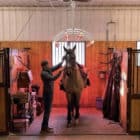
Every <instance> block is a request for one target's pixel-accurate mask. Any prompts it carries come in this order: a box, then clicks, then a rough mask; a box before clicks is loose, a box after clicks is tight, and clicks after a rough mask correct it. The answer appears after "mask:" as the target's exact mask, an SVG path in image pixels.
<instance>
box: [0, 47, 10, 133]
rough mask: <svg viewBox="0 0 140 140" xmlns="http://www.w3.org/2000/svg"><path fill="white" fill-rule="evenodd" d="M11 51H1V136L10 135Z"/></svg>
mask: <svg viewBox="0 0 140 140" xmlns="http://www.w3.org/2000/svg"><path fill="white" fill-rule="evenodd" d="M9 78H10V76H9V51H8V49H0V135H5V134H8V122H9V117H8V116H9V115H8V113H9V110H8V103H9V101H8V99H9V98H8V87H9Z"/></svg>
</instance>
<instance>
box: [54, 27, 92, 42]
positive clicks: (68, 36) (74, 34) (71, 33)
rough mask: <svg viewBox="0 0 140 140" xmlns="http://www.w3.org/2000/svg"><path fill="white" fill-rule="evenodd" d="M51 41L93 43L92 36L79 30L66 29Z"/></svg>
mask: <svg viewBox="0 0 140 140" xmlns="http://www.w3.org/2000/svg"><path fill="white" fill-rule="evenodd" d="M53 41H93V36H92V35H91V34H90V33H89V32H87V31H84V30H82V29H79V28H68V29H65V30H63V31H62V32H60V33H58V34H57V35H56V36H55V37H54V38H53Z"/></svg>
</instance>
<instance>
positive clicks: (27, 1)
mask: <svg viewBox="0 0 140 140" xmlns="http://www.w3.org/2000/svg"><path fill="white" fill-rule="evenodd" d="M83 1H84V0H81V2H79V0H76V1H74V0H0V7H7V6H17V7H27V6H30V7H33V6H40V7H50V6H52V7H53V6H54V7H64V6H69V5H70V4H71V3H72V2H74V3H76V5H77V6H79V7H92V6H140V0H85V1H86V2H83Z"/></svg>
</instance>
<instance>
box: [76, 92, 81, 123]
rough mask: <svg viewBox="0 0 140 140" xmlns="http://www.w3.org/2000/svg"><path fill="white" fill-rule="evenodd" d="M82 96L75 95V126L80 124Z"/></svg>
mask: <svg viewBox="0 0 140 140" xmlns="http://www.w3.org/2000/svg"><path fill="white" fill-rule="evenodd" d="M80 96H81V95H80V94H75V112H76V113H75V124H78V123H79V116H80V112H79V109H80Z"/></svg>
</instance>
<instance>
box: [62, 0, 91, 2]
mask: <svg viewBox="0 0 140 140" xmlns="http://www.w3.org/2000/svg"><path fill="white" fill-rule="evenodd" d="M70 1H79V2H88V1H90V0H63V2H70Z"/></svg>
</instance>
